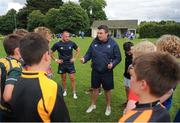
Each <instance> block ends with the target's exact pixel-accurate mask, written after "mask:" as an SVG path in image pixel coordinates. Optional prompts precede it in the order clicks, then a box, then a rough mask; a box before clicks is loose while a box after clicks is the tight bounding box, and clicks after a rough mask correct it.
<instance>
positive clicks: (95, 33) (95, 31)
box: [91, 28, 97, 38]
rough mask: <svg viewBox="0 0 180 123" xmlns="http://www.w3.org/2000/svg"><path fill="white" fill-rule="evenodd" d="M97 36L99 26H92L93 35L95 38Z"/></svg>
mask: <svg viewBox="0 0 180 123" xmlns="http://www.w3.org/2000/svg"><path fill="white" fill-rule="evenodd" d="M96 36H97V28H92V29H91V37H92V38H95V37H96Z"/></svg>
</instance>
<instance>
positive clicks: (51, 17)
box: [45, 8, 60, 32]
mask: <svg viewBox="0 0 180 123" xmlns="http://www.w3.org/2000/svg"><path fill="white" fill-rule="evenodd" d="M45 18H46V19H45V22H46V26H47V27H48V28H49V29H51V31H53V32H58V29H57V27H58V20H60V14H59V9H54V8H52V9H50V10H49V11H48V12H47V13H46V17H45Z"/></svg>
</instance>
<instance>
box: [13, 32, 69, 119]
mask: <svg viewBox="0 0 180 123" xmlns="http://www.w3.org/2000/svg"><path fill="white" fill-rule="evenodd" d="M32 50H33V52H32ZM20 52H21V56H22V58H23V60H24V62H25V63H26V64H27V66H28V68H27V71H23V72H22V75H21V77H20V78H19V79H18V81H17V84H16V85H15V88H14V91H13V95H12V100H11V103H10V104H11V107H12V109H13V113H14V114H15V115H14V116H15V120H14V121H24V122H25V121H29V122H42V121H43V122H53V121H66V122H68V121H70V118H69V113H68V110H67V107H66V105H65V102H64V99H63V96H62V89H61V87H60V86H59V85H58V84H57V83H56V82H54V81H53V80H51V79H49V78H48V77H47V76H46V71H47V69H48V68H49V65H50V62H51V57H50V54H49V48H48V41H47V40H46V39H45V38H43V37H41V36H40V35H39V34H37V33H29V34H28V35H26V36H25V37H24V38H23V39H22V40H21V43H20Z"/></svg>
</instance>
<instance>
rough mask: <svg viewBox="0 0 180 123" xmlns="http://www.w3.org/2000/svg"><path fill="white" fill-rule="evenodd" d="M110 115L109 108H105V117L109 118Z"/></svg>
mask: <svg viewBox="0 0 180 123" xmlns="http://www.w3.org/2000/svg"><path fill="white" fill-rule="evenodd" d="M110 114H111V107H110V106H107V107H106V112H105V115H106V116H109V115H110Z"/></svg>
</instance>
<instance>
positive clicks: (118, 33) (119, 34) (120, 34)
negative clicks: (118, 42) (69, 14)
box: [91, 28, 136, 38]
mask: <svg viewBox="0 0 180 123" xmlns="http://www.w3.org/2000/svg"><path fill="white" fill-rule="evenodd" d="M127 31H130V32H133V33H134V34H136V29H127V28H117V29H115V28H114V29H109V34H110V35H111V36H113V37H114V38H124V37H125V33H126V32H127ZM96 36H97V28H91V37H92V38H95V37H96Z"/></svg>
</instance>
